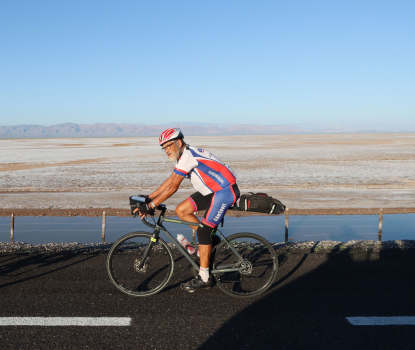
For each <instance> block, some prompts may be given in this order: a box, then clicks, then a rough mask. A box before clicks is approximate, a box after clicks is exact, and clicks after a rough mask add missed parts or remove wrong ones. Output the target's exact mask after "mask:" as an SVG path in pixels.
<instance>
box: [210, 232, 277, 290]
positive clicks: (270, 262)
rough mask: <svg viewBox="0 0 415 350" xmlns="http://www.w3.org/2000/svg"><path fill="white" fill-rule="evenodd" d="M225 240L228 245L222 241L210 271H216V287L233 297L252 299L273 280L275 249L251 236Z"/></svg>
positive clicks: (274, 273) (251, 234)
mask: <svg viewBox="0 0 415 350" xmlns="http://www.w3.org/2000/svg"><path fill="white" fill-rule="evenodd" d="M226 239H227V241H228V242H229V243H228V242H226V241H225V240H223V241H222V242H221V243H220V244H219V245H218V246H217V247H216V249H215V251H214V261H213V270H217V272H216V273H215V278H216V282H217V286H218V287H219V288H220V289H221V290H222V291H223V292H225V293H226V294H229V295H231V296H235V297H253V296H257V295H260V294H262V293H264V292H265V291H266V290H267V289H268V288H269V287H271V285H272V283H273V282H274V281H275V278H276V277H277V272H278V257H277V254H276V253H275V249H274V248H273V247H272V245H271V244H270V243H269V242H268V241H267V240H266V239H264V238H263V237H261V236H259V235H257V234H254V233H248V232H243V233H235V234H233V235H231V236H229V237H227V238H226ZM233 250H236V251H237V253H238V254H235V252H234V251H233ZM238 255H239V256H238ZM220 270H223V272H221V271H220ZM226 270H228V271H226ZM229 270H230V271H229ZM232 270H233V271H232Z"/></svg>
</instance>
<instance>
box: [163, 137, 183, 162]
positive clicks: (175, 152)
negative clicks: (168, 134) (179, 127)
mask: <svg viewBox="0 0 415 350" xmlns="http://www.w3.org/2000/svg"><path fill="white" fill-rule="evenodd" d="M162 149H163V150H164V152H166V154H167V157H169V160H170V161H172V162H177V160H178V159H179V156H180V146H179V141H177V140H174V141H170V142H167V143H165V144H164V145H163V147H162Z"/></svg>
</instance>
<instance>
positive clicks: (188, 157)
mask: <svg viewBox="0 0 415 350" xmlns="http://www.w3.org/2000/svg"><path fill="white" fill-rule="evenodd" d="M197 166H198V162H197V160H196V159H195V158H194V157H193V156H192V154H191V153H190V152H189V151H187V150H186V151H184V152H183V154H182V156H181V157H180V159H179V161H178V162H177V164H176V167H175V168H174V170H173V171H174V172H175V173H176V174H178V175H182V176H187V175H188V174H189V173H190V172H191V171H192V170H193V169H194V168H196V167H197Z"/></svg>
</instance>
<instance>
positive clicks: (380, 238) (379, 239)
mask: <svg viewBox="0 0 415 350" xmlns="http://www.w3.org/2000/svg"><path fill="white" fill-rule="evenodd" d="M382 227H383V209H380V211H379V225H378V241H379V242H381V241H382Z"/></svg>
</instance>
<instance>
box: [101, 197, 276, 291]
mask: <svg viewBox="0 0 415 350" xmlns="http://www.w3.org/2000/svg"><path fill="white" fill-rule="evenodd" d="M130 199H131V200H133V201H135V202H136V203H138V204H142V203H144V202H145V197H142V196H132V197H130ZM157 209H158V210H160V213H159V215H158V218H155V217H153V222H154V223H151V222H149V221H148V220H147V219H146V218H144V219H142V221H143V223H144V224H146V225H147V226H149V227H150V228H152V229H153V231H152V232H143V231H138V232H131V233H127V234H125V235H123V236H122V237H120V238H119V239H118V240H117V241H115V242H114V244H113V245H112V246H111V248H110V250H109V252H108V255H107V259H106V269H107V272H108V276H109V278H110V280H111V282H112V283H113V284H114V285H115V287H116V288H118V289H119V290H120V291H121V292H123V293H125V294H128V295H131V296H136V297H144V296H150V295H154V294H156V293H159V292H160V291H162V290H163V289H164V288H165V287H166V286H167V284H168V283H169V281H170V279H171V277H172V275H173V270H174V265H175V258H174V254H173V251H175V252H177V251H178V252H180V253H181V254H182V255H183V256H184V257H185V258H186V259H187V261H188V262H189V263H190V264H191V266H192V267H193V269H194V270H195V272H198V271H199V264H198V263H197V261H195V260H196V259H195V255H196V254H194V255H193V256H192V255H190V254H189V253H188V251H187V249H186V248H184V247H183V246H182V245H181V244H180V243H179V241H178V240H177V239H176V237H174V235H173V234H172V233H170V232H169V231H168V230H167V228H166V227H165V226H164V223H174V224H181V225H187V226H195V223H194V222H186V221H182V220H178V219H173V218H168V217H166V216H165V214H166V211H167V207H166V205H164V204H161V205H159V206H158V207H157ZM161 232H164V233H165V234H166V235H167V236H168V237H169V238H170V240H171V241H172V243H166V241H165V240H163V239H162V238H161V237H160V233H161ZM214 241H219V243H217V244H216V245H214V246H213V247H212V254H211V266H210V273H211V274H212V276H213V278H214V280H215V282H216V285H217V287H218V288H219V289H220V290H222V291H223V292H224V293H226V294H228V295H231V296H234V297H253V296H258V295H260V294H262V293H264V292H266V291H267V290H268V289H269V288H270V287H271V286H272V284H273V282H274V281H275V279H276V277H277V273H278V257H277V254H276V252H275V249H274V248H273V247H272V245H271V244H270V243H269V242H268V241H267V240H266V239H265V238H263V237H261V236H259V235H257V234H255V233H248V232H241V233H235V234H232V235H230V236H228V237H226V236H225V235H224V233H223V232H222V231H221V230H219V229H217V231H216V239H214Z"/></svg>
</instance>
